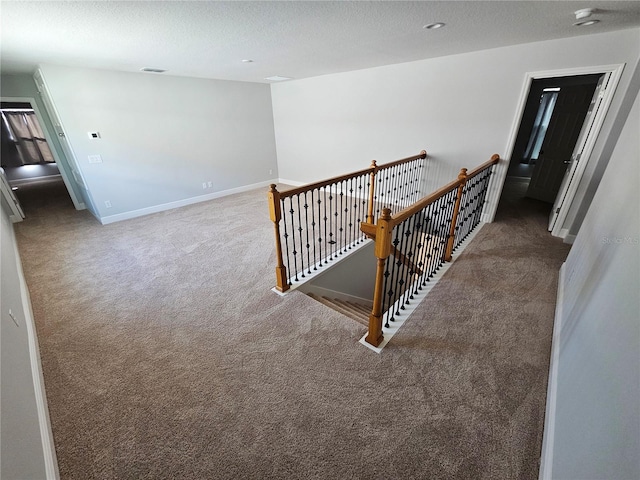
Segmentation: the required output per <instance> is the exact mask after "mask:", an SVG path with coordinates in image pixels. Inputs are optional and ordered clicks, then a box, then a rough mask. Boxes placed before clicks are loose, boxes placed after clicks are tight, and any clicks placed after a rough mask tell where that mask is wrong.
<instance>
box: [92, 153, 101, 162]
mask: <svg viewBox="0 0 640 480" xmlns="http://www.w3.org/2000/svg"><path fill="white" fill-rule="evenodd" d="M89 163H102V157H101V156H100V155H89Z"/></svg>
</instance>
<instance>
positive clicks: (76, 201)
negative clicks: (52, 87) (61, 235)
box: [0, 97, 87, 210]
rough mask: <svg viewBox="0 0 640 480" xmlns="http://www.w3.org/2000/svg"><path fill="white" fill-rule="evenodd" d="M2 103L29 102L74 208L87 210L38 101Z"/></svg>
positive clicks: (8, 99)
mask: <svg viewBox="0 0 640 480" xmlns="http://www.w3.org/2000/svg"><path fill="white" fill-rule="evenodd" d="M0 101H2V102H24V103H27V102H28V103H29V104H31V108H33V111H34V112H35V113H36V117H37V118H38V122H39V123H40V127H41V128H42V133H44V138H45V140H46V141H47V144H48V145H49V149H50V150H51V154H52V155H53V158H54V159H55V161H56V165H57V166H58V170H59V171H60V176H61V177H62V181H63V182H64V186H65V187H66V188H67V191H68V192H69V196H70V197H71V201H72V202H73V206H74V207H75V209H76V210H84V209H85V208H87V207H86V205H85V204H84V203H83V202H82V201H80V200H79V199H78V197H77V196H76V193H75V192H74V190H73V187H72V186H71V185H72V184H71V181H70V180H69V172H67V169H68V168H69V167H68V166H67V163H66V162H61V161H60V157H59V156H58V152H57V150H56V148H55V146H54V144H53V142H52V141H51V138H52V137H51V132H49V129H48V128H47V124H46V123H45V122H44V119H43V117H42V113H41V112H40V109H39V108H38V104H37V103H36V99H35V98H33V97H0Z"/></svg>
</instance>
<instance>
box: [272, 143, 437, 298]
mask: <svg viewBox="0 0 640 480" xmlns="http://www.w3.org/2000/svg"><path fill="white" fill-rule="evenodd" d="M426 158H427V152H426V151H424V150H423V151H422V152H420V154H418V155H415V156H412V157H407V158H403V159H401V160H397V161H395V162H391V163H387V164H383V165H377V162H376V161H375V160H374V161H372V162H371V166H370V167H369V168H367V169H365V170H360V171H357V172H353V173H349V174H346V175H342V176H339V177H334V178H331V179H328V180H324V181H321V182H316V183H311V184H308V185H304V186H302V187H297V188H292V189H290V190H286V191H283V192H279V191H278V190H277V188H276V185H275V184H272V185H270V189H269V192H268V198H269V216H270V218H271V221H272V222H273V226H274V234H275V242H276V287H275V288H276V289H277V290H278V291H280V292H285V291H287V290H288V289H289V288H291V286H292V285H293V283H295V282H299V281H301V280H303V279H305V278H306V277H307V276H309V275H311V274H313V273H314V272H316V271H317V270H318V269H320V268H322V267H323V266H326V265H327V264H328V263H330V262H332V261H333V260H335V259H337V258H339V257H340V256H342V255H343V254H345V253H347V252H348V251H349V250H351V249H353V248H355V247H356V246H357V245H358V244H360V243H362V242H364V241H365V240H366V237H365V235H364V234H363V233H362V231H361V230H360V224H361V223H362V222H366V223H367V224H374V222H375V218H377V217H378V216H379V215H380V213H381V212H382V210H383V209H385V208H387V209H389V210H391V211H394V210H399V209H401V208H405V207H406V206H408V205H411V204H412V203H414V202H416V201H417V200H418V199H419V198H420V197H421V196H422V192H421V191H420V187H421V185H422V182H423V180H424V179H423V170H424V165H425V159H426Z"/></svg>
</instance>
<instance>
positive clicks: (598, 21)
mask: <svg viewBox="0 0 640 480" xmlns="http://www.w3.org/2000/svg"><path fill="white" fill-rule="evenodd" d="M596 23H600V20H585V21H584V22H576V23H574V24H573V26H574V27H588V26H589V25H595V24H596Z"/></svg>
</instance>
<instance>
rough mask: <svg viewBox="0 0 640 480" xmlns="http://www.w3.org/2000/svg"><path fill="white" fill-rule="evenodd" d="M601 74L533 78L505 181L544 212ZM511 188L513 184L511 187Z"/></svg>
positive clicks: (559, 181)
mask: <svg viewBox="0 0 640 480" xmlns="http://www.w3.org/2000/svg"><path fill="white" fill-rule="evenodd" d="M602 76H603V74H591V75H576V76H570V77H554V78H542V79H536V80H533V82H532V83H531V87H530V89H529V94H528V96H527V100H526V104H525V108H524V112H523V114H522V118H521V121H520V127H519V129H518V133H517V136H516V141H515V145H514V148H513V152H512V155H511V160H510V164H509V169H508V171H507V180H506V181H507V182H509V183H510V184H517V185H518V187H519V188H517V189H516V190H518V191H519V192H520V194H521V195H522V196H524V197H526V198H529V199H533V200H537V201H540V202H543V203H545V204H547V205H548V211H549V212H550V211H551V209H552V207H553V203H554V201H555V199H556V197H557V196H558V193H559V190H560V186H561V184H562V180H563V178H564V177H565V174H566V172H567V167H568V166H569V164H570V163H571V159H572V154H573V152H574V150H575V148H576V144H577V143H578V138H579V136H580V133H581V132H582V131H583V125H584V124H585V119H586V117H587V114H588V113H589V112H590V106H591V105H592V104H593V98H594V94H595V93H596V89H597V87H598V84H599V81H600V80H601V78H602ZM512 191H513V189H512Z"/></svg>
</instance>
